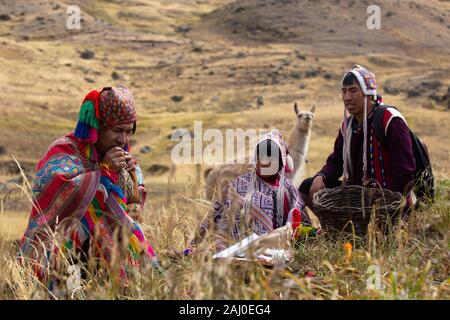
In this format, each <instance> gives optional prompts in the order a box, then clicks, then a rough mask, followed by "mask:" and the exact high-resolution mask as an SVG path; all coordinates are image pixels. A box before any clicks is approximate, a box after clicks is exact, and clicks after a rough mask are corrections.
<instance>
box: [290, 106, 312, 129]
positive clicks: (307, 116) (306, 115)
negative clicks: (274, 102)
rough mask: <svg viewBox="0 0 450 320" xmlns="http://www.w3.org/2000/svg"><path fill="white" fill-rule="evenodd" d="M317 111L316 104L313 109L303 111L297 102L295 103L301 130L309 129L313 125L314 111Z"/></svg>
mask: <svg viewBox="0 0 450 320" xmlns="http://www.w3.org/2000/svg"><path fill="white" fill-rule="evenodd" d="M315 111H316V105H315V104H314V105H313V106H312V107H311V111H306V110H305V111H301V110H300V109H299V107H298V105H297V102H295V103H294V112H295V114H296V115H297V127H298V129H300V130H305V131H307V130H309V129H311V127H312V124H313V119H314V112H315Z"/></svg>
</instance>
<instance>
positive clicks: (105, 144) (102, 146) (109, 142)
mask: <svg viewBox="0 0 450 320" xmlns="http://www.w3.org/2000/svg"><path fill="white" fill-rule="evenodd" d="M133 127H134V125H133V123H129V124H121V125H117V126H114V127H112V128H111V129H108V130H106V131H105V132H103V133H102V134H100V136H99V137H98V140H97V142H96V143H95V147H96V148H97V151H98V152H99V153H100V154H101V155H104V154H105V153H106V152H108V150H109V149H111V148H114V147H120V148H123V147H125V145H127V144H128V143H129V142H130V137H131V135H132V134H133Z"/></svg>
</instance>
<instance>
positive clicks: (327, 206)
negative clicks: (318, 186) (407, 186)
mask: <svg viewBox="0 0 450 320" xmlns="http://www.w3.org/2000/svg"><path fill="white" fill-rule="evenodd" d="M313 204H314V211H315V213H316V215H317V217H318V218H319V221H320V224H321V226H322V228H323V229H324V231H327V232H352V231H353V228H354V230H355V233H356V234H357V235H359V236H364V235H366V234H367V227H368V225H369V222H370V221H371V217H372V219H373V222H374V223H375V224H379V223H385V222H386V221H387V219H388V218H391V219H393V218H395V217H396V216H397V215H398V214H399V213H401V212H402V209H403V207H404V205H405V201H404V198H403V196H402V195H401V194H400V193H399V192H393V191H391V190H388V189H381V188H366V187H362V186H353V185H352V186H343V187H337V188H332V189H322V190H320V191H318V192H317V193H315V194H314V197H313ZM352 226H353V227H352Z"/></svg>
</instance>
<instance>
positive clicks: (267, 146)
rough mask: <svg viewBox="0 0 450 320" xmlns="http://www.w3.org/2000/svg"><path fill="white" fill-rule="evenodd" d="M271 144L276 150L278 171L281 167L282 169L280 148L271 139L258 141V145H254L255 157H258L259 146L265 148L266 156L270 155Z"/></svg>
mask: <svg viewBox="0 0 450 320" xmlns="http://www.w3.org/2000/svg"><path fill="white" fill-rule="evenodd" d="M272 145H273V146H274V150H278V171H280V170H281V169H283V158H282V155H281V150H280V147H278V145H277V144H276V143H275V142H273V141H272V140H270V139H267V140H264V141H261V142H260V143H258V145H257V146H256V157H257V159H259V150H260V147H261V148H263V150H266V154H267V156H268V157H272Z"/></svg>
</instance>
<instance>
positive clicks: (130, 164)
mask: <svg viewBox="0 0 450 320" xmlns="http://www.w3.org/2000/svg"><path fill="white" fill-rule="evenodd" d="M125 160H126V162H127V166H126V167H125V169H126V170H127V171H133V170H136V164H135V161H134V159H133V156H132V155H131V153H129V152H126V151H125Z"/></svg>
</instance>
